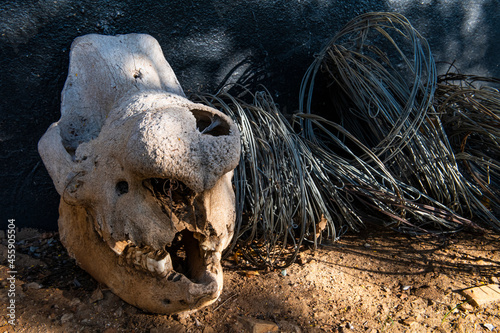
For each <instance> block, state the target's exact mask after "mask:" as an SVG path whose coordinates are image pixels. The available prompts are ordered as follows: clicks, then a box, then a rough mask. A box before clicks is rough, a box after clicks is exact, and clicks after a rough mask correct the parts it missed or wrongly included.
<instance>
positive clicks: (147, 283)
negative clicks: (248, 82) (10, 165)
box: [38, 34, 240, 313]
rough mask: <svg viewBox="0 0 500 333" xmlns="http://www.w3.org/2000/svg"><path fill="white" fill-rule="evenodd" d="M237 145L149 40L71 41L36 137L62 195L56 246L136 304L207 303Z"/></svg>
mask: <svg viewBox="0 0 500 333" xmlns="http://www.w3.org/2000/svg"><path fill="white" fill-rule="evenodd" d="M239 140H240V139H239V132H238V129H237V127H236V125H235V124H234V123H233V122H232V121H231V119H230V118H228V117H227V116H226V115H224V114H222V113H221V112H219V111H217V110H215V109H213V108H210V107H207V106H204V105H200V104H195V103H193V102H191V101H189V100H188V99H186V97H185V95H184V93H183V91H182V88H181V87H180V85H179V83H178V81H177V79H176V77H175V74H174V72H173V71H172V69H171V67H170V66H169V64H168V63H167V61H166V60H165V58H164V56H163V53H162V51H161V48H160V46H159V44H158V42H157V41H156V40H155V39H154V38H153V37H151V36H149V35H144V34H129V35H119V36H102V35H86V36H82V37H79V38H77V39H75V41H74V42H73V44H72V46H71V52H70V66H69V72H68V77H67V80H66V83H65V86H64V89H63V92H62V103H61V118H60V119H59V121H57V122H55V123H53V124H52V125H51V126H50V127H49V129H48V130H47V132H46V133H45V134H44V136H43V137H42V138H41V139H40V142H39V143H38V149H39V152H40V155H41V157H42V160H43V162H44V164H45V166H46V168H47V170H48V172H49V174H50V176H51V177H52V180H53V181H54V184H55V187H56V189H57V191H58V193H59V194H60V195H61V201H60V206H59V231H60V236H61V241H62V242H63V244H64V246H65V247H66V248H67V250H68V252H69V253H70V254H71V255H72V256H73V257H74V258H75V259H76V261H77V263H78V264H79V265H80V266H81V267H82V268H83V269H85V270H86V271H87V272H89V273H90V274H91V275H92V276H93V277H94V278H95V279H96V280H98V281H99V282H102V283H104V284H106V285H107V286H108V287H109V288H110V289H111V290H112V291H113V292H114V293H115V294H116V295H118V296H119V297H121V298H122V299H123V300H125V301H126V302H128V303H130V304H132V305H135V306H137V307H139V308H141V309H143V310H145V311H149V312H155V313H178V312H183V311H190V310H194V309H199V308H200V307H203V306H206V305H208V304H210V303H212V302H214V301H215V300H216V299H217V298H218V297H219V295H220V292H221V289H222V277H223V276H222V267H221V262H220V260H221V254H222V251H223V250H224V248H226V247H227V245H228V244H229V242H230V240H231V237H232V236H233V229H234V219H235V202H234V191H233V188H232V184H231V179H232V174H233V169H234V168H235V167H236V165H237V164H238V162H239V158H240V141H239Z"/></svg>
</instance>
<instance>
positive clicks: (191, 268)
mask: <svg viewBox="0 0 500 333" xmlns="http://www.w3.org/2000/svg"><path fill="white" fill-rule="evenodd" d="M165 250H166V251H167V252H168V253H169V254H170V259H171V260H172V267H173V268H174V270H175V271H176V272H177V273H181V274H182V275H184V276H185V277H187V278H188V279H190V280H191V281H193V282H195V283H199V282H201V280H202V279H203V277H204V275H205V272H206V267H205V263H204V261H203V253H201V250H200V244H199V242H198V240H197V239H196V238H195V237H194V233H192V232H191V231H189V230H187V229H185V230H183V231H181V232H178V233H177V234H176V235H175V237H174V240H173V242H172V245H171V246H165ZM169 278H171V279H173V281H178V280H179V279H180V275H175V276H171V277H170V276H169V277H168V278H167V279H169Z"/></svg>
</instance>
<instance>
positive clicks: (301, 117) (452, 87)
mask: <svg viewBox="0 0 500 333" xmlns="http://www.w3.org/2000/svg"><path fill="white" fill-rule="evenodd" d="M320 78H321V79H320ZM478 81H488V82H490V83H499V82H500V81H499V80H497V79H487V78H482V77H477V76H460V75H451V74H447V76H440V77H439V78H438V77H437V76H436V70H435V64H434V60H433V57H432V54H431V51H430V48H429V46H428V44H427V41H426V40H425V39H424V38H423V37H422V36H421V35H420V34H419V33H418V32H417V31H416V30H415V29H414V28H413V27H412V26H411V24H410V23H409V22H408V20H407V19H406V18H405V17H403V16H402V15H400V14H394V13H368V14H364V15H361V16H359V17H357V18H356V19H354V20H353V21H351V22H350V23H348V24H347V25H346V27H345V28H344V29H343V30H342V31H340V32H339V33H338V34H337V35H336V36H335V37H334V38H333V39H332V40H331V41H330V42H329V43H328V44H327V45H326V46H325V48H324V49H323V50H322V51H321V52H320V53H319V54H318V55H317V56H316V59H315V61H314V62H313V64H312V65H311V66H310V67H309V68H308V70H307V72H306V74H305V75H304V78H303V80H302V83H301V91H300V99H299V109H300V111H301V112H300V113H298V114H295V115H294V116H293V118H292V122H291V123H290V122H289V121H287V120H286V119H285V117H284V116H283V115H282V114H281V112H280V111H279V109H278V106H277V105H276V104H275V103H274V101H273V99H272V97H271V94H269V92H267V91H266V90H265V89H263V90H262V91H259V92H256V93H251V92H250V91H248V90H245V88H243V89H242V90H243V91H244V93H243V94H242V95H241V96H240V95H239V98H236V97H234V96H232V95H231V94H229V93H228V91H229V89H221V90H220V91H219V92H218V93H217V94H215V95H210V94H198V95H197V96H194V97H195V98H197V99H198V100H199V101H201V102H203V103H205V104H207V105H210V106H212V107H215V108H218V109H220V110H221V111H223V112H224V113H226V114H228V115H229V116H230V117H231V118H232V119H233V120H234V121H235V122H236V124H237V125H238V127H239V130H240V132H241V139H242V141H241V144H242V155H241V160H240V164H239V166H238V167H237V168H236V170H235V175H234V187H235V193H236V206H237V207H236V209H237V218H236V228H235V237H234V238H233V241H232V243H231V246H230V247H229V252H230V251H232V250H234V249H235V248H236V247H238V248H239V250H241V251H242V252H243V254H244V256H245V258H246V259H247V260H248V261H249V262H250V263H251V264H252V265H253V266H254V267H256V268H264V267H272V268H280V267H286V266H288V265H289V264H291V263H292V262H293V261H294V260H295V258H296V256H297V253H298V251H299V249H300V247H301V245H302V244H303V243H308V244H311V245H314V246H317V245H318V244H319V243H321V242H325V241H335V240H336V239H338V237H340V236H341V235H342V233H343V232H345V231H346V227H347V228H349V229H351V230H359V229H360V228H363V227H365V226H366V225H367V223H378V224H383V225H385V226H388V227H391V228H394V229H397V230H399V231H402V232H407V233H411V234H418V233H425V232H434V233H444V232H455V231H457V230H462V229H464V228H474V229H477V230H484V228H493V229H495V230H497V231H500V223H499V220H498V214H499V213H500V203H499V190H498V189H499V186H498V185H499V181H500V163H499V160H500V140H499V138H500V126H499V125H500V94H499V92H498V90H495V89H492V88H488V87H483V88H476V87H475V86H474V84H475V83H476V82H478ZM318 82H320V83H321V84H323V85H322V86H318ZM457 82H458V83H457ZM321 89H322V90H326V91H327V93H328V94H330V96H335V97H336V98H335V99H334V101H333V102H332V103H331V105H330V106H329V108H327V109H326V110H325V109H321V110H318V109H317V108H318V107H317V106H318V105H322V103H315V101H316V98H318V97H317V96H324V95H319V94H317V93H316V91H317V90H321ZM328 94H327V95H328ZM323 104H324V103H323ZM318 111H319V112H318ZM316 113H321V114H322V115H325V116H326V118H325V117H323V116H319V115H318V114H316ZM327 118H328V119H327ZM330 118H332V119H334V120H332V119H330Z"/></svg>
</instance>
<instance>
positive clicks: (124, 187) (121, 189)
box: [115, 180, 128, 196]
mask: <svg viewBox="0 0 500 333" xmlns="http://www.w3.org/2000/svg"><path fill="white" fill-rule="evenodd" d="M115 190H116V194H118V196H121V195H123V194H125V193H128V183H127V182H126V181H124V180H122V181H120V182H118V183H116V186H115Z"/></svg>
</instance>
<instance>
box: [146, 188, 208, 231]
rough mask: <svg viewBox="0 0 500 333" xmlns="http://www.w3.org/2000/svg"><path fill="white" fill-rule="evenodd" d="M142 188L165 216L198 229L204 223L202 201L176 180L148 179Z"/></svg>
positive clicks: (204, 212)
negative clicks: (146, 190)
mask: <svg viewBox="0 0 500 333" xmlns="http://www.w3.org/2000/svg"><path fill="white" fill-rule="evenodd" d="M143 186H144V187H145V188H146V189H148V190H149V191H150V192H151V194H152V195H153V196H154V197H155V198H156V200H157V201H158V204H159V205H160V206H161V209H162V211H163V213H165V215H167V216H168V217H169V218H170V219H172V217H173V216H174V215H175V217H176V218H177V219H179V220H181V221H184V222H186V223H190V224H196V225H198V227H199V228H200V229H203V228H204V225H205V222H206V210H205V207H204V204H203V200H201V198H200V197H199V196H197V194H196V192H194V191H193V190H191V189H190V188H189V187H187V186H186V185H185V184H184V183H182V182H180V181H177V180H170V179H162V178H150V179H146V180H144V181H143Z"/></svg>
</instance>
